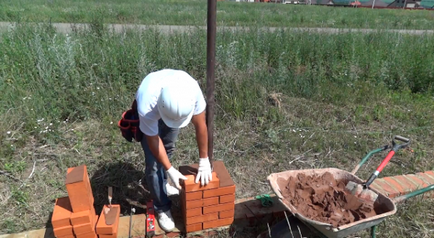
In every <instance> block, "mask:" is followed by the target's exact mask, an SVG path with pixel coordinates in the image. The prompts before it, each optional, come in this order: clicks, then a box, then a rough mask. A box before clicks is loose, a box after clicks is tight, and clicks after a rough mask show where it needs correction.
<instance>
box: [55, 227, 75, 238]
mask: <svg viewBox="0 0 434 238" xmlns="http://www.w3.org/2000/svg"><path fill="white" fill-rule="evenodd" d="M53 233H54V235H55V236H56V237H59V236H73V235H74V232H73V230H72V226H71V225H69V226H63V227H58V228H53Z"/></svg>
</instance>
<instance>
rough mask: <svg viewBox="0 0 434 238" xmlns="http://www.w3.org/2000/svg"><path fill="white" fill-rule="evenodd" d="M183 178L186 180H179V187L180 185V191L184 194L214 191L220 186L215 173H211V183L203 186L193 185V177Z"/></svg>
mask: <svg viewBox="0 0 434 238" xmlns="http://www.w3.org/2000/svg"><path fill="white" fill-rule="evenodd" d="M185 177H186V178H187V180H181V185H182V189H183V190H184V191H185V192H186V193H189V192H195V191H201V190H207V189H214V188H218V187H219V186H220V180H219V178H218V177H217V174H216V173H215V172H213V173H212V181H211V182H209V183H208V184H207V185H205V186H202V185H201V184H200V182H199V183H195V178H196V176H195V175H185Z"/></svg>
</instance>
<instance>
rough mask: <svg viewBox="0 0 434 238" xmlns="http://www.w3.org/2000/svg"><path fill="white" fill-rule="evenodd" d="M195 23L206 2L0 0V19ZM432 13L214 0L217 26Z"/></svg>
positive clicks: (327, 22)
mask: <svg viewBox="0 0 434 238" xmlns="http://www.w3.org/2000/svg"><path fill="white" fill-rule="evenodd" d="M96 16H97V17H98V18H100V19H103V20H104V21H105V22H106V23H136V24H159V25H200V26H205V25H206V20H207V1H205V0H192V1H191V0H189V1H187V0H179V1H174V0H163V1H158V0H151V1H149V0H148V1H136V0H122V1H114V0H106V1H101V0H99V1H97V0H93V1H79V0H74V1H67V0H34V1H29V0H5V1H1V2H0V21H35V22H48V21H50V22H81V23H89V22H92V21H93V19H94V17H96ZM433 20H434V11H409V10H390V9H389V10H385V9H382V10H372V9H360V8H359V9H354V8H340V7H339V8H333V7H321V6H301V5H300V6H294V5H290V4H268V3H236V2H230V1H219V2H218V4H217V24H218V25H219V26H268V27H338V28H342V27H346V28H382V29H433V24H432V22H433Z"/></svg>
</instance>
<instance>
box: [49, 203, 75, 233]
mask: <svg viewBox="0 0 434 238" xmlns="http://www.w3.org/2000/svg"><path fill="white" fill-rule="evenodd" d="M71 213H72V208H71V204H70V203H69V198H68V197H62V198H57V199H56V202H55V203H54V208H53V215H52V216H51V224H52V225H53V228H60V227H64V226H70V225H71V221H70V217H71Z"/></svg>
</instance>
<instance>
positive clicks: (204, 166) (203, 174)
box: [195, 158, 212, 186]
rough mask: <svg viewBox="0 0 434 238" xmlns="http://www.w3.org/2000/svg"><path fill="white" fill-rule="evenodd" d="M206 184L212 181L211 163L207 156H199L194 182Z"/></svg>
mask: <svg viewBox="0 0 434 238" xmlns="http://www.w3.org/2000/svg"><path fill="white" fill-rule="evenodd" d="M199 179H200V184H201V185H202V186H203V185H207V184H208V183H209V182H210V181H212V171H211V164H210V163H209V159H208V158H201V159H200V161H199V169H198V170H197V176H196V181H195V182H196V183H198V182H199Z"/></svg>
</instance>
